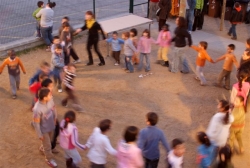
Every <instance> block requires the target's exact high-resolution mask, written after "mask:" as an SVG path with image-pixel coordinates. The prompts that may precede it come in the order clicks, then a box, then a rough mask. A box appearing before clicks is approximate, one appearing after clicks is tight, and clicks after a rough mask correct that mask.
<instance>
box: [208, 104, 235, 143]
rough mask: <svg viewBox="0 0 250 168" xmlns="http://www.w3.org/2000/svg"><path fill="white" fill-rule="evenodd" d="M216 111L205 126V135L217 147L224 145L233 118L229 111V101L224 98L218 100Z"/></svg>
mask: <svg viewBox="0 0 250 168" xmlns="http://www.w3.org/2000/svg"><path fill="white" fill-rule="evenodd" d="M217 109H218V111H219V112H218V113H216V114H215V115H214V116H213V117H212V119H211V121H210V123H209V125H208V128H207V132H206V133H207V136H208V137H209V139H210V141H211V142H212V143H213V144H214V145H215V146H217V147H224V146H225V145H226V143H227V139H228V136H229V129H230V126H231V123H232V122H233V120H234V118H233V116H232V115H231V114H230V112H229V103H228V101H226V100H220V101H219V104H218V106H217Z"/></svg>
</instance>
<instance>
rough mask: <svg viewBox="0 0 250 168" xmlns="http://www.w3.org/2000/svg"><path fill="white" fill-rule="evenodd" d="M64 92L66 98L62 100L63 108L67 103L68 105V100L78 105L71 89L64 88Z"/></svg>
mask: <svg viewBox="0 0 250 168" xmlns="http://www.w3.org/2000/svg"><path fill="white" fill-rule="evenodd" d="M65 91H66V93H67V97H66V98H65V99H63V100H62V105H63V106H66V105H67V103H68V100H72V102H73V103H74V104H78V101H77V98H76V96H75V94H74V91H73V90H71V89H70V88H68V87H65Z"/></svg>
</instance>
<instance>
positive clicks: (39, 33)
mask: <svg viewBox="0 0 250 168" xmlns="http://www.w3.org/2000/svg"><path fill="white" fill-rule="evenodd" d="M36 37H42V35H41V26H40V20H37V21H36Z"/></svg>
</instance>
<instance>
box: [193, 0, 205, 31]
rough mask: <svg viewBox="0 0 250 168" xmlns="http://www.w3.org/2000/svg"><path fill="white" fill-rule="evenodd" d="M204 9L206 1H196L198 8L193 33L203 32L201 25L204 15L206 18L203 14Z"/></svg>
mask: <svg viewBox="0 0 250 168" xmlns="http://www.w3.org/2000/svg"><path fill="white" fill-rule="evenodd" d="M203 7H204V0H196V6H195V10H194V24H193V31H195V30H196V28H197V30H201V27H202V26H201V23H202V15H203V17H204V14H203V13H202V10H203Z"/></svg>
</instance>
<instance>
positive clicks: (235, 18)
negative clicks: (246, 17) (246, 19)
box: [227, 2, 243, 40]
mask: <svg viewBox="0 0 250 168" xmlns="http://www.w3.org/2000/svg"><path fill="white" fill-rule="evenodd" d="M229 21H230V23H231V28H230V29H229V32H228V33H227V34H228V35H229V36H232V34H233V37H232V39H233V40H237V34H236V25H237V24H240V23H241V22H242V21H243V12H242V10H241V5H240V3H239V2H236V3H235V4H234V9H233V11H232V14H231V17H230V20H229Z"/></svg>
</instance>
